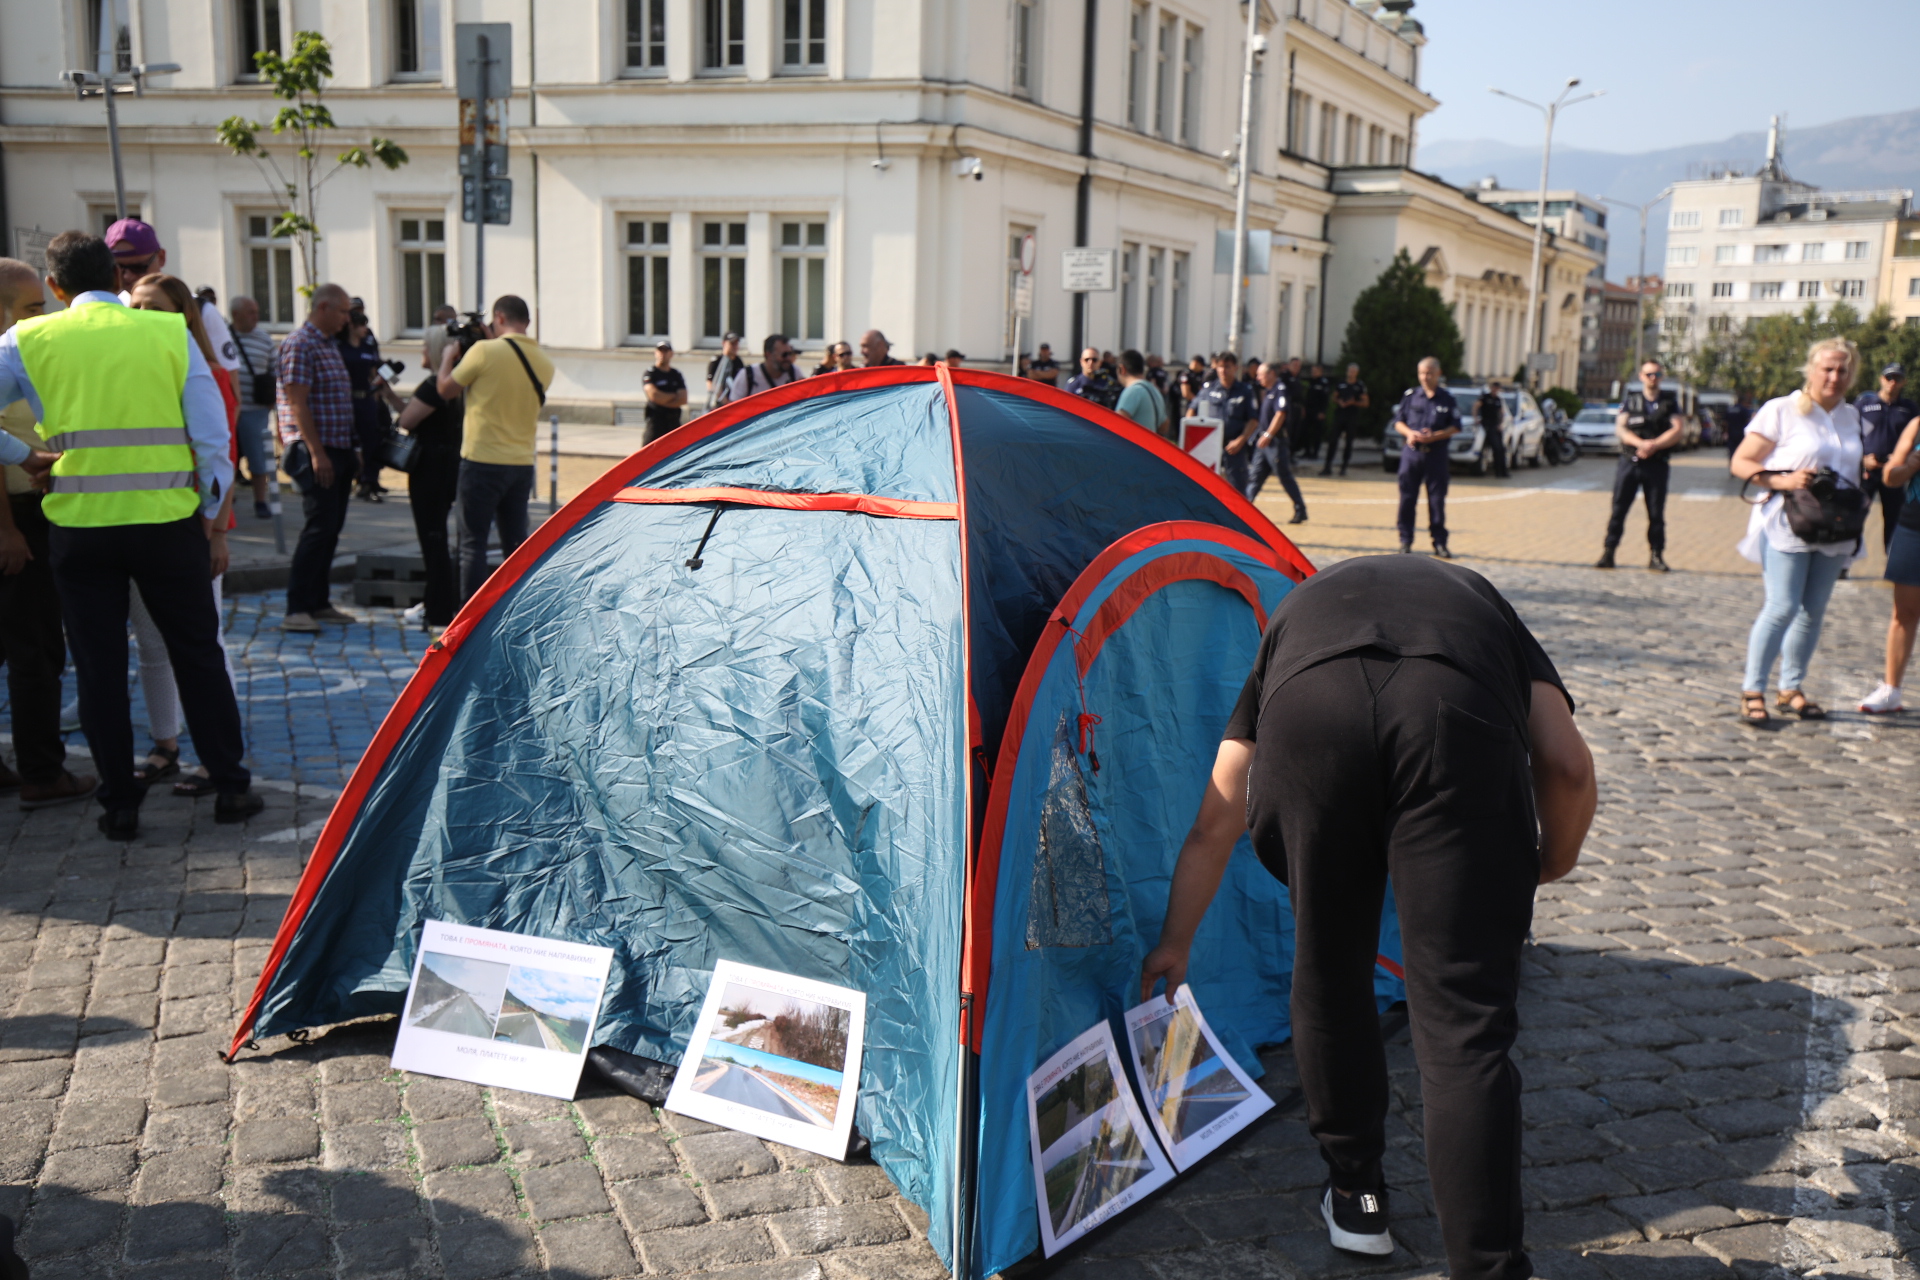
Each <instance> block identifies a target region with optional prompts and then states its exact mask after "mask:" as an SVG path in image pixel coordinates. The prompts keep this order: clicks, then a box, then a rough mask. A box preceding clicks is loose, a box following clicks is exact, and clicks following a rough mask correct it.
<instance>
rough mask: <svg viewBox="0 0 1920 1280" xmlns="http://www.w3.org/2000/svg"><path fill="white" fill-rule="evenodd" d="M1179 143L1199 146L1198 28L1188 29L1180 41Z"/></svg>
mask: <svg viewBox="0 0 1920 1280" xmlns="http://www.w3.org/2000/svg"><path fill="white" fill-rule="evenodd" d="M1180 141H1181V142H1183V143H1185V144H1186V145H1187V146H1189V147H1197V146H1199V145H1200V28H1198V27H1188V28H1187V29H1186V32H1185V33H1184V34H1183V35H1182V36H1181V39H1180Z"/></svg>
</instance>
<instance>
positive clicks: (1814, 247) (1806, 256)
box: [1800, 244, 1827, 262]
mask: <svg viewBox="0 0 1920 1280" xmlns="http://www.w3.org/2000/svg"><path fill="white" fill-rule="evenodd" d="M1826 256H1827V246H1826V245H1825V244H1803V245H1801V246H1800V261H1802V262H1823V261H1825V260H1826Z"/></svg>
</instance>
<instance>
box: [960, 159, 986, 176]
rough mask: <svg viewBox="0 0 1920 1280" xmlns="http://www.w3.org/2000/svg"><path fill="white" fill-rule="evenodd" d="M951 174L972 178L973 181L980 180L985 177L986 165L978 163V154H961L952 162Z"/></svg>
mask: <svg viewBox="0 0 1920 1280" xmlns="http://www.w3.org/2000/svg"><path fill="white" fill-rule="evenodd" d="M953 176H954V177H956V178H972V179H973V180H974V181H975V182H981V181H984V180H985V179H986V176H987V167H986V166H985V165H984V164H982V163H980V157H979V156H961V157H960V158H959V159H958V160H955V161H954V162H953Z"/></svg>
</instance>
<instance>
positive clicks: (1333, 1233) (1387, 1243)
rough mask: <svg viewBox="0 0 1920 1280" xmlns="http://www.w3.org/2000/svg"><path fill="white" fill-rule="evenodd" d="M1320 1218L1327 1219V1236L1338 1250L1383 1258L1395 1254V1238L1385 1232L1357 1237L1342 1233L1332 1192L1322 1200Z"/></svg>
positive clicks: (1348, 1232) (1349, 1233) (1352, 1234)
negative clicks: (1334, 1213) (1337, 1221)
mask: <svg viewBox="0 0 1920 1280" xmlns="http://www.w3.org/2000/svg"><path fill="white" fill-rule="evenodd" d="M1320 1216H1321V1217H1322V1218H1324V1219H1326V1222H1327V1236H1328V1238H1329V1239H1331V1240H1332V1241H1333V1247H1334V1248H1336V1249H1345V1250H1346V1251H1347V1252H1348V1253H1370V1254H1373V1255H1374V1256H1375V1257H1381V1258H1384V1257H1386V1256H1387V1255H1388V1254H1390V1253H1392V1252H1393V1237H1392V1236H1390V1235H1388V1234H1387V1233H1386V1232H1384V1231H1382V1232H1381V1233H1380V1234H1379V1235H1377V1236H1357V1235H1355V1234H1354V1233H1353V1232H1351V1231H1342V1230H1341V1229H1340V1227H1339V1225H1338V1224H1337V1223H1335V1222H1334V1220H1333V1192H1332V1191H1331V1190H1329V1191H1328V1192H1327V1193H1326V1194H1325V1195H1323V1196H1321V1198H1320Z"/></svg>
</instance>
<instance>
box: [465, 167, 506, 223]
mask: <svg viewBox="0 0 1920 1280" xmlns="http://www.w3.org/2000/svg"><path fill="white" fill-rule="evenodd" d="M479 185H480V184H479V182H478V181H476V180H475V179H474V178H472V177H463V178H461V179H460V220H461V221H462V222H478V221H480V211H479V204H478V187H479ZM512 221H513V179H512V178H493V179H490V180H489V181H488V182H487V222H488V224H489V225H491V226H496V227H504V226H506V225H508V224H509V223H511V222H512Z"/></svg>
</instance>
